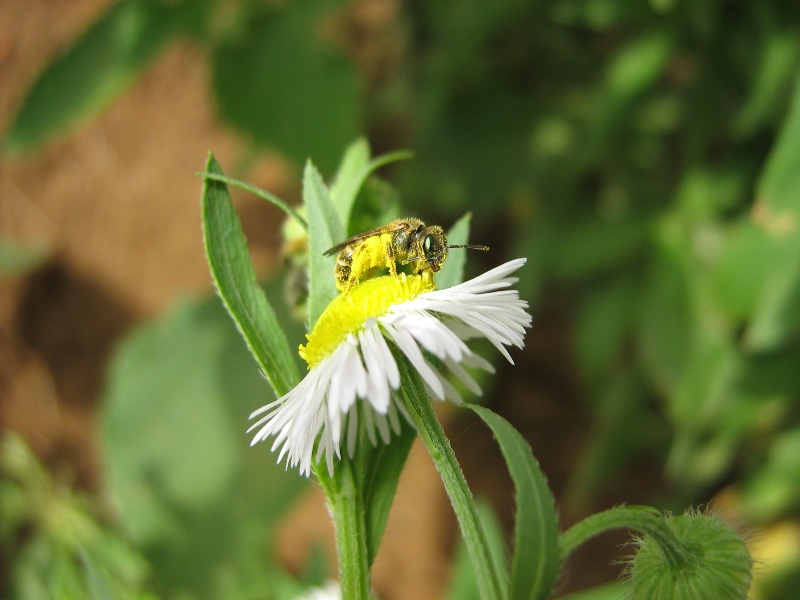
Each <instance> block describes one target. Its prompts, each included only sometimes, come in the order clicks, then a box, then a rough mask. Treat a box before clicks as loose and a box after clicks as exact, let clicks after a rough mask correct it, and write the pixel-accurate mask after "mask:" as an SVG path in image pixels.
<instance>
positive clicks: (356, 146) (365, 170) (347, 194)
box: [330, 138, 412, 235]
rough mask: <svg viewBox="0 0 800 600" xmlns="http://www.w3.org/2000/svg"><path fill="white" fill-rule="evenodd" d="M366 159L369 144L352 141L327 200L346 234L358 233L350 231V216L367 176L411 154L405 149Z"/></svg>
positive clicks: (361, 141)
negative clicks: (332, 206)
mask: <svg viewBox="0 0 800 600" xmlns="http://www.w3.org/2000/svg"><path fill="white" fill-rule="evenodd" d="M370 156H371V153H370V147H369V142H367V140H366V139H365V138H360V139H359V140H357V141H355V142H353V143H352V144H351V145H350V146H349V147H348V148H347V150H346V151H345V154H344V158H342V162H341V163H340V165H339V170H338V171H337V172H336V177H335V178H334V182H333V185H331V187H330V196H331V201H332V202H333V203H334V205H335V206H336V209H337V210H338V212H339V218H340V219H341V221H342V223H343V224H344V225H345V229H347V231H348V234H349V235H355V234H357V233H360V232H359V231H351V229H350V213H351V212H352V210H353V205H354V204H355V201H356V198H357V197H358V194H359V192H360V191H361V188H362V187H363V186H364V182H365V181H366V180H367V177H369V176H370V175H372V173H374V172H375V171H377V170H378V169H379V168H381V167H383V166H385V165H388V164H391V163H393V162H396V161H398V160H407V159H409V158H411V157H412V154H411V152H408V151H405V150H399V151H397V152H391V153H389V154H383V155H381V156H377V157H375V158H374V159H372V160H370Z"/></svg>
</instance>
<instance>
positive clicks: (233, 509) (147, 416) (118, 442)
mask: <svg viewBox="0 0 800 600" xmlns="http://www.w3.org/2000/svg"><path fill="white" fill-rule="evenodd" d="M275 291H277V289H276V290H275ZM281 318H282V320H283V319H286V317H285V315H281ZM108 381H109V384H108V387H107V390H106V393H105V399H104V403H103V412H102V415H101V435H102V441H103V447H104V456H105V458H106V464H107V465H108V483H109V488H110V492H111V494H112V496H113V497H114V499H115V501H116V502H117V503H118V506H119V507H120V519H121V523H122V526H123V528H124V529H125V531H126V532H127V534H128V535H129V536H130V538H131V539H132V540H133V541H134V542H135V543H136V544H137V546H138V547H140V548H142V549H143V550H144V551H145V552H146V554H147V558H148V559H149V561H150V563H151V565H152V568H153V579H154V581H155V583H156V584H157V585H158V587H159V588H161V589H168V590H172V591H173V592H177V590H183V591H184V592H185V593H190V594H191V597H196V598H233V597H245V596H240V595H234V594H233V593H231V592H230V590H229V589H228V588H227V587H226V586H230V585H234V584H233V583H232V582H231V580H233V581H234V582H235V584H236V585H241V586H242V587H243V588H244V586H245V585H246V584H247V582H250V581H254V582H260V581H261V579H260V573H261V572H263V569H264V566H263V564H262V562H263V549H264V543H265V541H266V540H269V538H270V537H271V536H272V535H273V534H274V531H275V527H276V525H275V524H276V522H277V520H278V519H279V517H280V515H281V514H283V512H284V511H285V510H286V509H287V508H288V507H289V506H290V505H291V503H292V502H293V501H294V499H295V498H296V496H297V493H298V492H299V491H300V490H302V489H304V486H306V485H307V480H306V479H305V478H302V477H300V476H298V475H297V473H296V472H293V471H289V472H286V471H285V469H284V468H283V467H282V466H281V465H279V464H277V462H276V456H275V455H274V454H272V453H270V452H269V451H268V448H267V447H266V446H263V445H262V446H259V447H256V448H250V447H249V445H248V438H247V436H246V434H245V429H246V428H247V415H248V414H249V413H250V412H251V411H252V410H253V409H254V408H256V407H257V406H260V405H262V404H264V403H266V402H268V401H269V400H270V399H271V398H274V396H273V394H272V393H271V390H270V387H269V385H268V384H267V382H266V381H264V378H263V377H262V376H261V375H260V374H259V372H258V366H257V364H256V362H255V361H254V360H253V357H252V355H251V354H250V352H248V349H247V347H246V345H245V344H244V343H243V340H242V338H241V336H240V335H239V332H238V331H237V330H236V328H235V326H234V324H233V323H232V322H231V319H230V317H229V316H228V314H227V313H226V311H225V309H224V308H223V306H222V305H221V303H220V302H219V300H217V299H216V298H208V299H203V300H194V301H190V302H186V303H183V304H181V305H179V306H177V307H176V308H175V309H174V310H172V311H170V312H168V313H167V314H166V315H165V316H163V317H161V318H159V319H157V320H155V321H152V322H149V323H146V324H144V325H142V326H140V327H137V328H136V329H134V330H133V331H132V332H131V333H130V334H129V335H128V336H127V337H126V338H125V339H123V341H122V342H121V344H120V345H119V346H118V348H117V349H116V351H115V352H114V356H113V360H112V362H111V367H110V370H109V376H108ZM261 585H262V588H261V593H257V594H250V595H249V596H247V597H264V595H265V592H264V590H263V585H264V584H261ZM177 595H180V594H177Z"/></svg>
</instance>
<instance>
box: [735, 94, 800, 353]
mask: <svg viewBox="0 0 800 600" xmlns="http://www.w3.org/2000/svg"><path fill="white" fill-rule="evenodd" d="M799 165H800V83H798V84H797V85H796V86H795V89H794V98H793V101H792V107H791V110H790V111H789V115H788V117H787V119H786V122H785V123H784V125H783V128H782V129H781V133H780V136H779V137H778V140H777V141H776V143H775V145H774V146H773V148H772V152H771V153H770V157H769V159H768V161H767V165H766V167H765V168H764V171H763V173H762V175H761V180H760V182H759V185H758V190H757V196H756V202H755V205H754V208H753V220H754V222H755V224H756V226H757V227H759V228H760V229H761V231H762V235H764V236H766V237H767V238H768V239H769V240H770V245H771V246H772V247H773V248H774V252H773V260H771V261H769V262H768V263H766V264H764V265H763V269H764V272H765V276H764V285H763V289H762V291H761V293H760V295H759V298H758V300H757V303H756V307H755V310H754V313H753V315H752V319H751V321H750V324H749V327H748V330H747V332H746V341H747V343H748V345H749V347H751V348H753V349H755V350H766V349H770V348H774V347H776V346H777V345H779V344H781V343H783V342H784V341H785V340H787V339H788V338H789V337H790V336H791V335H793V334H794V333H796V331H797V328H798V324H800V194H799V193H798V190H800V167H799Z"/></svg>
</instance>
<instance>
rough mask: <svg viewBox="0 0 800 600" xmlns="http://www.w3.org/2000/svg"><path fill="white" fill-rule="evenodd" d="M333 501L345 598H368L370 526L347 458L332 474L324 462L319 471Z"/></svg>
mask: <svg viewBox="0 0 800 600" xmlns="http://www.w3.org/2000/svg"><path fill="white" fill-rule="evenodd" d="M316 471H317V476H318V477H319V480H320V483H322V486H323V487H324V488H325V493H326V494H327V496H328V502H329V503H330V508H331V514H332V515H333V525H334V528H335V530H336V554H337V556H338V560H339V584H340V585H341V588H342V598H348V600H349V599H350V598H352V599H353V600H369V597H370V569H369V558H368V553H367V525H366V520H365V515H366V511H365V510H364V499H363V497H362V494H361V490H359V488H358V485H357V483H356V480H355V477H354V475H353V468H352V464H351V463H350V461H349V460H348V459H346V458H344V459H343V460H341V461H340V462H339V463H338V464H337V465H336V475H335V476H334V477H330V476H329V475H328V472H327V470H326V468H325V466H324V465H320V468H318V469H317V470H316Z"/></svg>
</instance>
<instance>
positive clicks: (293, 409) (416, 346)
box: [248, 258, 531, 475]
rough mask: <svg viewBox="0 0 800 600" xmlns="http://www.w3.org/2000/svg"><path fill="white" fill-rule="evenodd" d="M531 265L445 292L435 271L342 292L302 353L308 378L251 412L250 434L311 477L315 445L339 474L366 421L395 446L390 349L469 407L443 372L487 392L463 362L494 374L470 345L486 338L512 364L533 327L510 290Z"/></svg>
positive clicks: (372, 434) (395, 380)
mask: <svg viewBox="0 0 800 600" xmlns="http://www.w3.org/2000/svg"><path fill="white" fill-rule="evenodd" d="M523 264H525V259H524V258H520V259H516V260H512V261H510V262H508V263H505V264H504V265H501V266H499V267H496V268H494V269H492V270H491V271H488V272H486V273H484V274H483V275H480V276H478V277H476V278H474V279H471V280H469V281H466V282H464V283H462V284H459V285H456V286H453V287H450V288H445V289H441V290H438V289H436V288H435V286H434V284H433V281H432V279H431V277H430V275H429V274H423V275H408V276H406V275H399V276H398V277H392V276H385V277H376V278H374V279H368V280H366V281H364V282H362V283H361V284H359V285H358V286H357V287H355V288H354V289H353V290H352V291H350V292H349V293H348V294H342V295H340V296H338V297H337V298H336V299H334V300H333V302H331V304H330V305H329V306H328V307H327V308H326V309H325V311H324V312H323V313H322V315H321V316H320V318H319V319H318V321H317V323H316V324H315V326H314V329H313V331H311V333H310V334H308V335H307V336H306V337H307V339H308V343H307V344H306V345H305V346H301V347H300V356H302V357H303V359H304V360H305V361H306V363H307V364H308V369H309V371H308V373H307V375H306V376H305V378H304V379H303V380H302V381H301V382H300V383H299V384H298V385H297V386H296V387H295V388H294V389H292V390H291V391H290V392H289V393H288V394H286V395H284V396H282V397H280V398H278V399H277V400H276V401H274V402H272V403H270V404H267V405H266V406H263V407H261V408H259V409H258V410H257V411H255V412H254V413H253V414H252V415H250V418H254V417H260V419H259V420H258V421H257V422H256V423H255V424H254V425H253V426H252V427H250V429H249V430H248V431H252V430H254V429H257V430H258V432H257V433H256V435H255V437H254V438H253V442H252V443H253V444H255V443H257V442H260V441H262V440H264V439H266V438H267V437H270V436H273V435H274V436H275V440H274V442H273V444H272V449H273V450H275V449H277V448H278V447H280V455H279V457H278V461H279V462H280V461H281V460H283V458H284V457H285V458H286V460H287V464H288V465H291V466H293V467H295V466H298V467H299V469H300V472H301V473H303V474H306V475H308V473H309V472H310V470H311V462H312V458H314V457H315V456H314V448H315V445H316V457H315V458H316V460H320V458H321V457H322V456H323V455H324V456H325V458H326V460H327V464H328V471H329V472H331V473H332V472H333V460H334V456H337V457H341V447H342V442H343V440H344V441H345V442H346V444H347V452H348V454H349V455H351V456H352V455H353V452H354V448H355V443H356V437H357V432H358V421H359V417H360V418H361V419H362V421H363V423H364V425H365V429H366V432H367V435H368V436H369V438H370V441H371V442H372V443H373V444H375V443H377V435H376V431H377V434H379V435H380V437H381V438H382V439H383V441H384V442H386V443H388V442H389V440H390V438H391V431H392V430H394V431H395V432H396V433H399V431H400V414H401V413H403V408H402V405H401V404H400V403H399V402H398V401H397V399H396V396H395V392H396V391H397V390H398V388H399V387H400V372H399V370H398V367H397V363H396V362H395V359H394V356H393V355H392V350H391V347H390V344H392V345H394V346H395V347H396V348H397V349H398V350H399V351H400V352H402V353H403V354H404V355H405V356H406V358H408V360H409V362H410V363H411V365H412V366H413V367H414V368H415V369H416V370H417V372H418V373H419V375H420V377H421V378H422V380H423V382H424V383H425V387H426V388H427V390H428V392H429V394H430V395H431V396H432V397H434V398H436V399H438V400H444V399H449V400H452V401H454V402H461V397H460V395H459V393H458V391H457V390H456V389H455V387H453V385H452V384H451V383H450V382H449V381H448V380H447V378H446V377H445V376H444V375H443V373H442V371H441V370H440V369H442V368H446V369H447V370H448V371H450V372H451V373H452V374H453V375H455V376H456V377H457V378H458V379H459V380H460V381H461V382H462V383H463V384H464V385H465V386H466V387H467V388H468V389H469V390H470V391H472V392H473V393H475V394H480V393H481V390H480V387H479V386H478V384H477V382H476V381H475V380H474V379H473V378H472V376H470V374H469V373H468V372H467V371H466V370H465V369H464V366H467V367H477V368H479V369H483V370H485V371H488V372H492V371H493V368H492V366H491V364H489V363H488V362H487V361H486V360H484V359H483V358H481V357H480V356H478V355H476V354H474V353H473V352H472V351H471V350H470V349H469V347H468V346H467V345H466V343H465V342H466V340H469V339H470V338H475V337H483V338H486V339H487V340H489V341H490V342H491V343H492V344H493V345H494V346H495V347H496V348H497V349H498V350H499V351H500V352H501V353H502V354H503V356H505V357H506V359H507V360H508V361H509V362H511V363H512V364H513V362H514V361H513V360H512V359H511V355H510V354H509V353H508V350H507V349H506V346H512V345H513V346H517V347H518V348H521V347H522V346H523V336H524V334H525V328H526V327H530V324H531V316H530V315H529V314H528V313H527V312H526V310H525V309H526V308H527V306H528V305H527V303H526V302H525V301H523V300H521V299H520V298H519V293H518V292H517V291H516V290H512V289H508V288H509V287H510V286H511V285H512V284H513V283H515V282H516V281H517V279H516V278H515V277H509V275H510V274H511V273H513V272H514V271H516V270H517V269H519V268H520V267H521V266H522V265H523ZM432 357H433V358H432ZM359 399H360V400H364V401H365V402H360V403H359V402H357V400H359Z"/></svg>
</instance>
